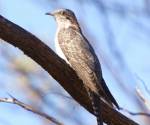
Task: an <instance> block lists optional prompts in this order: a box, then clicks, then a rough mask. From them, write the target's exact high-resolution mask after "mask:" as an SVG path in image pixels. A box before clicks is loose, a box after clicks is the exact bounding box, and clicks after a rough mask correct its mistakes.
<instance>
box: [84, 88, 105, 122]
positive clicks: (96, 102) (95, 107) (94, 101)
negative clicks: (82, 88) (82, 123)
mask: <svg viewBox="0 0 150 125" xmlns="http://www.w3.org/2000/svg"><path fill="white" fill-rule="evenodd" d="M86 90H87V93H88V96H89V98H90V100H91V104H92V107H93V111H94V114H95V116H96V119H97V125H103V119H102V114H101V105H99V97H98V96H96V95H95V94H94V93H93V92H91V91H90V90H89V89H88V88H86Z"/></svg>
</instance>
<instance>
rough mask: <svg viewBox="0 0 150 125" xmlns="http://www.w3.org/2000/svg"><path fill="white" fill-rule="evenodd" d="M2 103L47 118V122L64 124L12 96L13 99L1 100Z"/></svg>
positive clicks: (58, 124)
mask: <svg viewBox="0 0 150 125" xmlns="http://www.w3.org/2000/svg"><path fill="white" fill-rule="evenodd" d="M0 102H6V103H11V104H16V105H18V106H20V107H22V108H24V109H26V110H28V111H30V112H33V113H35V114H37V115H39V116H41V117H44V118H46V119H47V120H49V121H51V122H53V123H55V124H57V125H63V124H62V123H60V122H58V120H56V119H55V118H53V117H51V116H49V115H48V114H46V113H44V112H41V111H37V110H35V109H34V108H32V107H31V106H29V105H27V104H25V103H23V102H21V101H19V100H18V99H16V98H14V97H13V96H11V98H0Z"/></svg>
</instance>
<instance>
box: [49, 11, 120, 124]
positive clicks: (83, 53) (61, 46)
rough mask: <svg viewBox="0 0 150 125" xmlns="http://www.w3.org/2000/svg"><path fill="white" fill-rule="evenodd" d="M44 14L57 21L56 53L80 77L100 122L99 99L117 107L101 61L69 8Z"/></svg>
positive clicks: (101, 120) (101, 119) (99, 122)
mask: <svg viewBox="0 0 150 125" xmlns="http://www.w3.org/2000/svg"><path fill="white" fill-rule="evenodd" d="M46 15H50V16H53V17H54V19H55V21H56V23H57V29H56V34H55V47H56V52H57V54H58V55H59V56H60V57H61V58H62V59H64V60H65V61H66V63H68V64H69V65H70V66H71V68H72V69H73V70H74V71H75V72H76V74H77V75H78V77H79V78H80V79H81V80H82V81H83V84H84V87H85V89H86V91H87V93H88V96H89V99H90V101H91V104H92V107H93V111H94V114H95V116H96V117H97V124H98V125H103V118H102V114H101V106H100V105H99V103H98V101H99V99H103V100H104V101H105V102H106V103H107V104H109V106H111V107H112V108H114V106H115V107H116V108H118V109H119V105H118V103H117V102H116V100H115V98H114V97H113V96H112V94H111V92H110V91H109V89H108V87H107V85H106V83H105V80H104V79H103V75H102V69H101V65H100V62H99V60H98V57H97V56H96V53H95V51H94V49H93V47H92V45H91V44H90V42H89V41H88V40H87V38H86V37H85V36H84V34H83V33H82V29H81V27H80V25H79V23H78V20H77V17H76V16H75V14H74V12H73V11H72V10H70V9H57V10H54V11H52V12H48V13H46ZM97 97H99V98H97Z"/></svg>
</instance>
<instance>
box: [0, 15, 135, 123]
mask: <svg viewBox="0 0 150 125" xmlns="http://www.w3.org/2000/svg"><path fill="white" fill-rule="evenodd" d="M0 38H1V39H3V40H4V41H6V42H8V43H10V44H11V45H13V46H15V47H18V48H19V49H21V50H22V51H23V52H24V53H25V54H26V55H27V56H29V57H31V58H32V59H33V60H34V61H35V62H37V63H38V64H39V65H40V66H41V67H43V68H44V69H45V70H46V71H47V72H48V73H49V74H50V75H51V76H52V77H53V78H54V79H55V80H56V81H58V83H59V84H60V85H61V86H62V87H63V88H64V89H65V90H66V91H67V92H68V93H69V94H70V95H71V96H72V97H73V98H74V99H75V100H76V101H77V102H78V103H80V104H81V105H82V106H83V107H84V108H85V109H87V110H88V111H89V112H91V113H93V110H92V105H91V103H90V100H89V98H88V96H87V93H86V90H85V89H84V87H83V84H82V81H81V80H80V79H79V78H78V76H77V74H76V73H75V72H74V71H73V69H72V68H70V67H69V65H68V64H66V63H65V61H64V60H62V59H61V58H59V57H58V56H57V55H56V54H55V53H54V52H53V51H52V50H51V49H50V48H49V47H48V46H47V45H45V44H44V43H43V42H42V41H41V40H39V39H38V38H37V37H35V36H34V35H32V34H31V33H29V32H27V31H26V30H24V29H23V28H21V27H19V26H18V25H16V24H14V23H12V22H10V21H9V20H7V19H5V18H4V17H2V16H0ZM99 103H101V105H102V116H103V119H104V121H105V122H106V123H108V124H114V125H138V124H137V123H136V122H134V121H133V120H131V119H129V118H127V117H126V116H124V115H123V114H121V113H119V112H118V111H116V110H114V109H112V108H110V107H109V106H107V105H106V104H105V103H104V102H103V101H101V102H99Z"/></svg>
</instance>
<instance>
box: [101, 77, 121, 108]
mask: <svg viewBox="0 0 150 125" xmlns="http://www.w3.org/2000/svg"><path fill="white" fill-rule="evenodd" d="M102 82H103V83H102V86H103V88H105V92H104V98H105V100H106V101H107V102H108V103H109V104H110V105H111V106H113V105H115V106H116V108H117V109H118V110H119V109H120V107H119V105H118V103H117V101H116V100H115V98H114V97H113V96H112V94H111V92H110V91H109V89H108V87H107V85H106V83H105V81H104V79H103V80H102Z"/></svg>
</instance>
